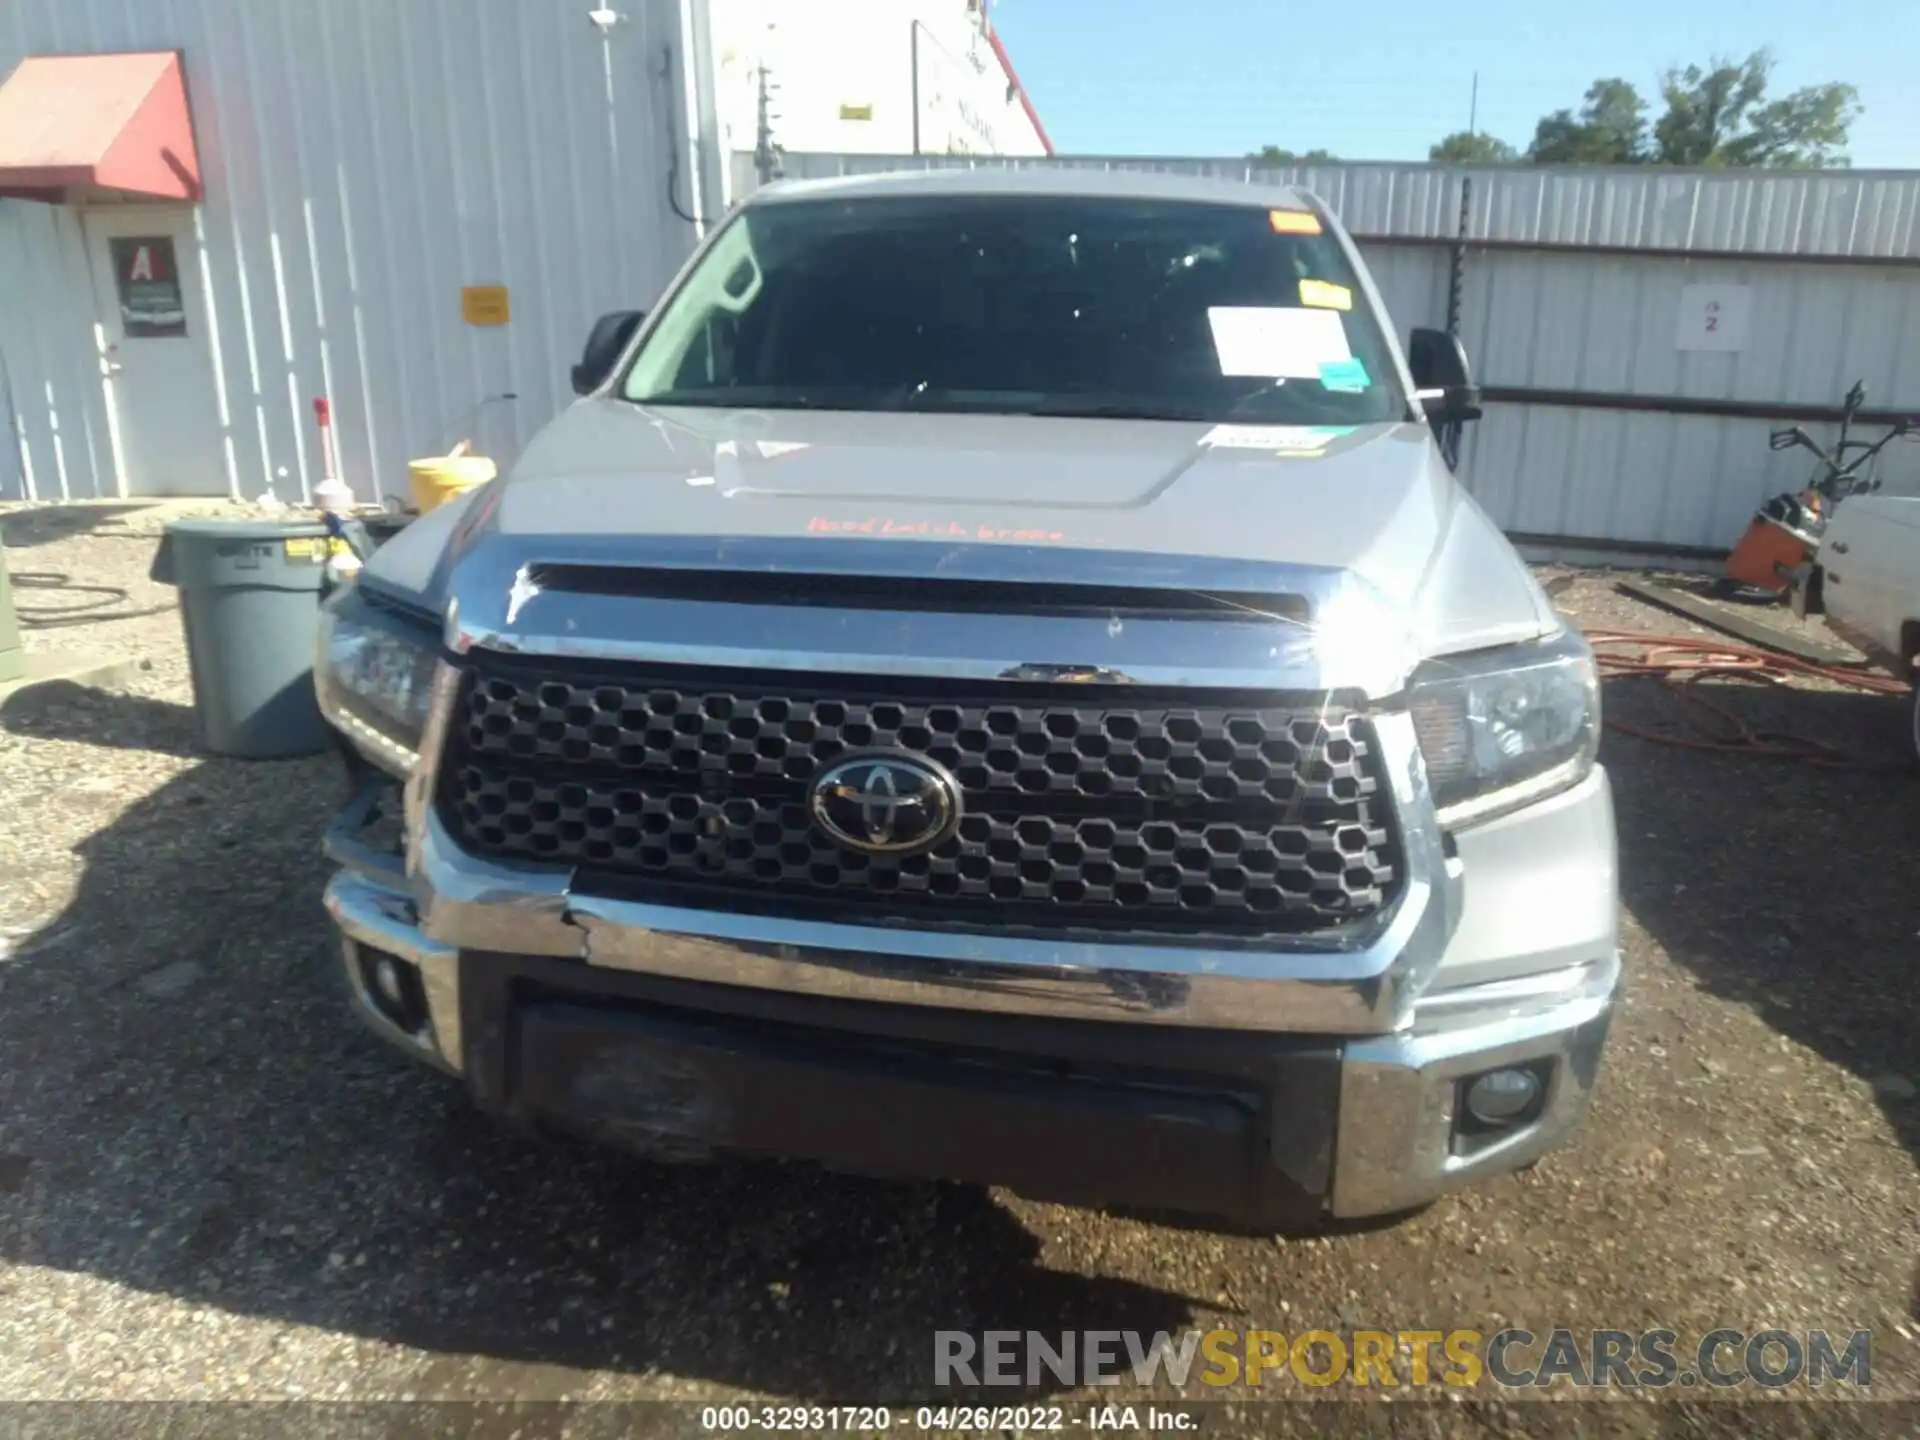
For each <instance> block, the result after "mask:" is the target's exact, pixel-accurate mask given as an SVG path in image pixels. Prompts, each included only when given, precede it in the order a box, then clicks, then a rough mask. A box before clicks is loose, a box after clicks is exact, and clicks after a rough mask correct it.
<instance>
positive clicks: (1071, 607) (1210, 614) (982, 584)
mask: <svg viewBox="0 0 1920 1440" xmlns="http://www.w3.org/2000/svg"><path fill="white" fill-rule="evenodd" d="M528 579H529V580H530V581H531V582H532V584H533V585H534V586H536V587H537V588H538V589H540V590H546V591H566V592H571V593H573V594H580V595H618V596H622V597H625V598H630V599H645V600H693V601H698V602H700V603H702V604H707V605H763V606H811V607H817V608H825V609H836V610H878V611H912V612H915V613H918V614H966V613H978V614H989V615H1026V616H1036V617H1051V618H1082V619H1086V618H1092V619H1101V620H1105V619H1110V618H1112V617H1115V616H1118V617H1120V618H1121V619H1138V620H1208V621H1213V622H1216V623H1218V622H1221V621H1246V622H1249V623H1255V624H1272V623H1274V622H1275V621H1280V622H1282V623H1292V624H1303V623H1305V622H1306V621H1307V620H1308V619H1310V618H1311V614H1312V608H1311V606H1310V605H1309V604H1308V602H1307V599H1306V597H1305V596H1303V595H1286V594H1280V595H1273V594H1249V593H1243V592H1239V591H1216V590H1177V589H1155V588H1152V587H1142V586H1114V585H1104V584H1095V585H1089V584H1070V583H1059V582H1054V581H1044V582H1035V581H1025V580H966V579H951V578H945V577H930V576H904V575H900V576H887V575H824V574H817V573H812V572H804V571H777V572H768V571H739V570H688V569H662V568H655V567H652V566H639V565H579V564H543V565H536V566H533V567H532V569H531V572H530V574H529V576H528Z"/></svg>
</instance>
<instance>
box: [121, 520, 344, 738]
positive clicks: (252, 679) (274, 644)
mask: <svg viewBox="0 0 1920 1440" xmlns="http://www.w3.org/2000/svg"><path fill="white" fill-rule="evenodd" d="M326 563H327V531H326V527H325V526H324V525H322V524H320V523H318V522H317V521H280V520H176V521H173V522H172V523H171V524H169V525H168V526H167V527H166V530H165V532H164V533H163V534H162V536H161V539H160V549H159V552H158V553H157V554H156V555H155V556H154V559H153V570H152V578H153V579H154V580H156V581H158V582H160V583H161V584H163V585H173V586H176V587H178V589H179V591H180V620H181V624H182V626H183V627H184V629H185V630H186V635H187V660H188V663H189V664H190V666H191V667H192V670H193V704H194V709H195V710H196V711H197V712H198V714H199V716H200V735H201V739H202V740H203V741H204V742H205V744H206V747H207V748H208V749H209V750H212V751H213V752H214V753H215V754H219V755H236V756H240V757H242V758H244V759H249V760H272V759H280V758H283V757H287V756H293V755H313V754H317V753H319V752H320V751H322V750H325V749H327V748H328V746H329V745H330V744H331V743H332V742H331V739H330V734H331V732H330V731H329V730H328V728H327V724H326V722H325V721H324V720H322V719H321V718H320V707H319V704H318V702H317V701H316V700H315V699H314V694H313V648H314V643H315V640H316V638H317V637H318V634H319V623H320V583H321V579H322V577H323V576H324V575H325V573H326Z"/></svg>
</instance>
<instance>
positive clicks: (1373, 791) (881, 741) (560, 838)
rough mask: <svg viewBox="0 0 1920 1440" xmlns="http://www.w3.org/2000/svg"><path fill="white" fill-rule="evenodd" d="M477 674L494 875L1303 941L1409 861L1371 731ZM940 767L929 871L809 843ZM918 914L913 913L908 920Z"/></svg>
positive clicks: (1343, 713) (967, 693) (857, 693)
mask: <svg viewBox="0 0 1920 1440" xmlns="http://www.w3.org/2000/svg"><path fill="white" fill-rule="evenodd" d="M487 663H488V668H487V669H486V671H485V673H475V674H473V675H470V676H469V679H468V681H467V684H466V687H465V689H464V691H463V693H462V699H461V702H460V707H459V710H458V712H457V714H456V715H455V717H454V723H453V727H452V733H451V735H450V737H449V752H448V755H447V758H446V762H445V764H444V765H443V768H442V775H443V779H444V783H443V788H442V792H441V793H442V809H443V813H444V814H445V815H446V817H447V819H448V821H449V823H450V824H451V825H452V826H453V827H454V828H455V831H456V833H457V834H459V835H460V836H461V837H462V840H463V843H465V844H467V845H468V846H470V847H471V848H473V849H475V850H476V851H479V852H480V853H483V854H491V855H496V856H500V857H504V858H521V859H529V860H541V861H549V862H565V863H570V864H574V865H578V866H581V867H585V868H587V869H589V870H592V871H595V872H599V873H603V874H607V875H625V876H639V877H646V878H647V879H648V880H650V881H653V882H658V883H659V884H660V885H661V886H664V887H669V888H672V887H691V888H693V889H695V890H699V891H704V892H706V894H707V897H708V900H709V903H711V900H712V898H713V894H714V892H715V891H719V892H724V894H725V895H726V897H727V902H726V903H728V904H729V906H730V907H743V906H746V905H752V904H759V903H771V904H779V905H782V906H784V907H786V908H792V906H793V905H794V904H795V903H800V904H804V903H807V902H816V903H819V904H823V905H826V906H828V907H829V908H830V909H832V910H833V911H835V912H836V913H843V914H848V915H849V916H851V915H852V914H853V912H858V913H860V914H870V913H871V912H873V911H874V910H875V909H884V910H887V911H889V912H891V914H892V916H893V918H903V919H908V920H911V921H914V922H916V923H932V922H935V921H938V920H952V921H960V922H969V921H972V922H980V923H1005V924H1033V925H1040V926H1052V927H1060V926H1071V927H1078V928H1092V929H1118V930H1126V929H1139V928H1145V929H1174V930H1187V931H1194V932H1205V933H1218V932H1223V931H1224V932H1234V933H1240V934H1245V933H1249V932H1252V933H1263V932H1298V931H1300V930H1305V929H1318V928H1326V927H1329V926H1335V925H1339V924H1342V923H1345V922H1349V921H1352V920H1357V919H1360V918H1362V917H1364V916H1366V915H1368V914H1370V913H1372V912H1373V911H1375V910H1377V909H1378V908H1379V907H1380V906H1381V905H1382V904H1384V903H1385V901H1386V900H1387V898H1388V897H1389V896H1390V894H1391V893H1392V888H1393V883H1394V879H1395V873H1396V865H1397V847H1396V844H1395V840H1394V837H1393V835H1392V833H1391V831H1390V828H1389V824H1388V818H1387V817H1388V808H1387V806H1386V804H1385V801H1384V796H1383V794H1382V786H1381V781H1380V778H1379V766H1378V756H1377V755H1376V754H1375V752H1374V750H1373V748H1372V731H1371V728H1370V727H1369V726H1368V724H1367V723H1366V721H1365V720H1364V719H1363V718H1362V717H1360V716H1359V715H1357V714H1355V713H1353V712H1351V711H1348V710H1344V709H1340V708H1336V707H1331V706H1321V707H1318V708H1315V709H1303V708H1300V707H1298V706H1292V707H1275V706H1273V705H1272V704H1271V701H1270V699H1265V703H1263V699H1264V697H1256V696H1248V697H1232V696H1229V697H1224V698H1222V697H1219V696H1214V695H1209V696H1207V697H1206V699H1205V703H1199V704H1196V703H1191V697H1184V696H1182V697H1165V696H1161V697H1155V696H1153V695H1150V694H1146V693H1142V692H1139V691H1136V690H1134V689H1132V688H1131V687H1124V686H1089V685H1059V686H1051V687H1036V686H1019V685H1013V686H1001V687H998V693H995V694H993V695H991V696H983V695H982V694H981V693H980V692H981V691H982V690H983V689H989V688H992V687H990V686H989V685H984V684H975V685H972V686H961V685H958V684H957V683H955V682H929V681H907V682H901V684H900V685H899V686H898V687H894V686H889V687H888V688H887V689H885V690H884V691H876V689H875V686H874V682H873V681H872V680H870V679H850V680H846V681H831V680H816V679H813V678H811V677H807V678H802V679H796V678H795V677H791V676H786V675H778V674H772V675H770V674H767V673H765V672H760V673H730V672H728V673H723V672H712V671H708V672H700V673H694V672H688V671H681V670H669V669H664V668H656V669H650V670H648V671H646V672H645V673H641V672H638V671H635V670H615V669H611V668H609V669H606V670H604V671H591V672H590V671H582V672H579V673H573V674H566V675H560V674H555V673H552V672H535V671H530V670H527V669H525V668H524V666H523V664H521V663H517V662H498V661H491V660H490V661H489V662H487ZM864 750H881V751H888V750H896V751H904V752H909V753H914V754H919V755H924V756H926V757H928V758H930V759H933V760H936V761H938V762H939V763H941V764H942V765H944V766H945V767H946V768H947V769H948V770H949V771H950V772H951V773H952V775H953V776H954V778H955V779H956V780H957V781H958V783H959V785H960V788H961V790H962V792H963V803H964V814H963V817H962V819H961V822H960V825H959V827H958V829H957V831H956V832H955V833H954V834H952V835H951V836H949V837H948V838H947V839H945V840H943V841H942V842H941V843H940V844H939V845H937V846H935V847H934V848H933V849H932V850H931V851H929V852H926V853H923V854H917V855H907V856H870V855H866V854H862V853H859V852H856V851H853V850H850V849H846V848H842V847H841V846H839V845H837V844H836V843H834V842H833V841H832V840H830V839H829V838H828V837H827V836H826V835H824V834H823V833H821V832H820V831H819V830H818V829H817V828H816V827H815V826H814V825H813V824H812V823H811V819H810V817H809V815H808V811H807V806H806V793H807V785H808V782H809V781H810V780H811V779H812V778H813V776H814V775H815V774H816V773H817V772H818V771H819V770H820V769H821V768H823V767H824V766H826V765H828V764H830V763H832V762H833V761H834V760H836V759H838V758H840V757H841V756H844V755H846V754H849V753H853V752H857V751H864ZM904 900H911V901H913V902H914V903H913V904H912V905H911V906H906V905H902V904H901V902H902V901H904Z"/></svg>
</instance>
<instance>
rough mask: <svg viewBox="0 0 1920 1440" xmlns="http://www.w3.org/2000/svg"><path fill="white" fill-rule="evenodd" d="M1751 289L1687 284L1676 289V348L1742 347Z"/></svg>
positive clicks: (1751, 308) (1725, 349)
mask: <svg viewBox="0 0 1920 1440" xmlns="http://www.w3.org/2000/svg"><path fill="white" fill-rule="evenodd" d="M1752 313H1753V290H1752V288H1751V287H1749V286H1746V285H1688V286H1686V287H1685V288H1684V289H1682V290H1681V292H1680V324H1679V326H1678V327H1677V328H1676V330H1675V332H1674V342H1673V344H1674V348H1675V349H1677V350H1718V351H1721V352H1732V351H1736V350H1744V349H1745V348H1746V344H1747V320H1748V317H1749V316H1751V315H1752Z"/></svg>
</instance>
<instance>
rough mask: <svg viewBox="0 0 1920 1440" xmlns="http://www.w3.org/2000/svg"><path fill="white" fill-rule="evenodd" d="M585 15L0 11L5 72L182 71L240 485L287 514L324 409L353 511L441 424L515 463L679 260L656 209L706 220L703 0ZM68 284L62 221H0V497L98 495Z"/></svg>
mask: <svg viewBox="0 0 1920 1440" xmlns="http://www.w3.org/2000/svg"><path fill="white" fill-rule="evenodd" d="M589 8H590V6H588V5H587V4H585V3H571V0H138V3H131V0H58V3H33V4H29V3H25V0H12V3H8V4H5V5H3V6H0V75H4V74H5V73H6V72H7V71H9V70H11V69H12V67H13V66H14V64H15V63H16V62H17V61H18V60H20V59H21V58H23V57H24V56H25V55H28V54H34V53H41V54H44V53H72V52H93V51H113V50H170V49H178V50H180V51H182V52H183V53H184V57H185V61H186V71H187V82H188V88H189V93H190V95H191V98H192V104H193V111H194V120H195V130H196V136H197V140H198V144H199V148H200V158H201V164H202V168H203V173H204V177H205V181H206V187H207V197H206V201H205V203H204V204H203V205H202V206H201V207H200V208H199V223H200V233H201V237H202V242H203V247H204V248H203V252H202V255H201V256H199V257H195V258H196V259H197V261H198V263H200V264H201V265H202V266H203V267H204V274H205V277H206V279H207V282H208V287H207V288H208V295H209V300H210V308H211V311H212V314H211V315H210V317H209V320H210V327H209V328H210V331H211V332H212V333H214V334H215V335H216V336H217V341H216V347H215V348H216V357H217V358H216V368H217V371H218V379H219V382H220V385H221V387H222V389H223V391H224V394H223V397H222V407H223V414H222V424H223V427H224V430H225V435H224V439H225V442H226V450H227V456H228V463H229V465H230V474H229V476H228V483H229V484H231V485H232V486H233V487H234V488H235V489H237V491H238V492H239V493H241V494H243V495H245V496H247V497H249V498H251V497H253V496H256V495H258V494H260V493H261V492H262V491H263V490H265V489H267V488H268V487H269V486H271V488H272V489H273V490H274V492H275V493H276V494H278V495H279V496H280V497H281V498H283V499H286V500H289V501H297V500H299V499H300V498H301V496H302V495H303V494H304V493H305V491H306V489H307V488H308V487H309V486H310V485H311V484H313V483H317V481H318V478H319V474H320V457H319V446H318V441H317V439H316V437H315V433H314V428H313V423H312V419H311V410H310V404H311V401H312V399H313V397H315V396H318V395H321V394H327V395H330V396H331V397H332V400H333V408H334V416H335V426H336V431H337V436H338V444H339V449H340V452H341V459H342V464H343V469H344V470H345V472H346V476H347V478H348V480H349V481H350V482H351V483H352V484H353V485H354V487H355V488H356V490H357V491H358V492H359V493H360V494H361V495H363V496H364V495H367V494H368V493H369V489H370V482H373V481H376V480H377V482H378V484H379V486H380V488H381V489H382V490H384V491H390V492H399V491H403V490H404V489H405V485H406V474H405V462H406V460H407V459H408V457H409V456H413V455H418V454H421V453H425V452H427V451H429V450H431V449H432V448H434V447H436V446H440V447H444V446H445V445H446V444H447V443H449V442H450V441H451V440H452V439H454V438H455V437H457V436H459V435H462V434H469V433H470V434H472V435H473V437H474V438H475V440H476V441H477V443H478V444H479V446H480V448H481V449H483V450H484V451H486V452H487V453H489V454H492V455H495V456H497V457H499V458H501V459H502V460H510V459H511V458H512V457H513V455H514V454H515V453H516V452H517V451H518V450H519V448H520V446H521V445H522V444H523V443H524V442H525V440H526V439H527V438H528V437H529V436H530V435H531V434H532V433H533V431H534V430H536V429H538V428H539V426H540V425H541V424H543V423H544V422H545V421H546V420H547V419H548V418H549V417H550V416H552V415H553V413H554V412H555V410H556V409H558V408H559V406H560V405H561V404H562V403H563V402H564V401H565V400H567V399H569V398H571V392H570V391H569V389H568V388H567V370H568V367H569V365H570V364H571V362H572V360H573V359H574V358H575V356H576V355H577V353H578V349H579V345H580V342H581V341H582V340H583V339H584V338H585V335H586V330H587V327H588V326H589V325H590V323H591V322H592V320H593V318H594V317H595V316H596V315H598V314H600V313H602V312H604V311H606V310H609V309H614V308H617V307H620V306H624V305H646V304H649V303H651V301H652V300H653V299H654V297H655V296H657V295H658V293H659V291H660V290H661V288H662V287H663V286H664V285H665V283H666V282H667V280H668V279H669V278H671V276H672V273H673V271H674V270H675V269H676V268H677V267H678V266H679V264H680V263H681V261H682V260H683V259H684V258H685V256H686V254H687V251H688V249H689V247H690V246H691V244H692V241H693V227H692V226H691V225H690V224H689V223H688V222H687V221H686V220H685V219H683V218H681V216H680V215H678V214H677V213H676V208H675V207H676V206H677V207H678V208H680V209H683V210H687V211H689V212H690V213H691V212H693V211H694V207H695V204H696V198H697V200H698V204H699V206H701V207H703V209H704V212H705V213H706V214H707V215H709V216H711V215H715V214H717V213H718V211H719V209H720V207H721V204H722V200H721V198H720V195H721V186H722V180H723V177H722V174H721V167H720V165H719V163H718V160H717V158H715V157H714V153H713V149H712V147H711V144H710V143H709V146H708V149H707V152H706V153H707V155H708V162H707V163H706V164H705V165H703V166H695V165H693V164H691V163H690V155H691V152H692V149H693V145H692V143H691V141H690V132H691V131H693V130H694V128H695V127H694V126H693V125H690V123H689V120H690V117H691V118H694V119H695V120H696V121H697V124H698V128H699V129H700V130H703V131H704V132H705V133H706V135H707V137H708V140H709V142H711V138H712V135H713V133H714V125H713V120H712V112H711V102H712V97H711V94H710V81H709V80H708V79H707V76H709V75H710V67H707V66H705V65H704V64H703V65H700V66H696V67H695V68H694V72H693V73H694V75H695V79H696V83H695V85H694V86H693V89H694V90H695V92H696V94H695V96H694V97H693V99H692V100H691V101H690V98H689V95H688V87H687V86H686V84H685V83H684V81H683V76H684V74H685V73H686V71H685V66H684V63H683V62H684V56H685V55H686V54H687V53H688V51H689V49H690V48H693V49H695V51H696V53H698V47H689V45H688V44H687V43H686V39H685V37H684V36H683V35H682V23H683V14H685V13H687V12H689V11H692V12H694V13H696V14H697V13H698V8H697V6H696V5H694V4H692V3H688V4H683V3H682V0H625V3H623V4H621V5H620V7H619V9H620V11H621V12H622V14H623V16H624V18H623V20H622V21H621V22H620V23H619V24H618V25H617V26H615V27H614V29H613V30H612V31H611V33H610V34H607V35H605V36H603V35H602V33H601V32H600V31H599V30H598V29H597V28H596V27H594V26H593V25H591V24H590V23H588V20H587V18H586V12H587V10H588V9H589ZM669 54H670V55H671V59H670V58H669ZM663 72H664V73H663ZM676 140H677V142H678V145H677V156H676V154H675V153H674V152H675V149H676V147H675V141H676ZM670 179H671V181H672V183H673V185H674V187H675V194H676V198H674V199H670V198H669V194H668V186H669V180H670ZM182 263H183V264H187V263H194V261H191V260H190V259H189V257H186V256H182ZM467 284H505V285H507V286H509V287H510V292H511V297H512V322H511V323H510V324H509V325H506V326H504V327H500V328H497V329H477V328H474V327H470V326H468V325H466V324H465V323H464V322H463V321H462V319H461V315H460V287H461V286H462V285H467ZM88 287H89V281H88V271H87V269H86V260H85V256H84V252H83V250H82V247H81V245H80V243H79V239H78V235H77V233H76V228H75V219H74V215H73V212H72V211H70V210H64V209H54V208H51V207H47V206H39V205H32V204H28V203H25V202H16V201H7V202H0V351H4V363H5V366H6V372H7V373H6V375H5V376H4V377H0V378H4V379H5V380H7V381H9V382H10V384H8V385H7V387H6V388H7V390H8V391H10V393H11V395H12V399H13V403H14V406H15V408H16V409H17V412H18V425H19V429H20V434H21V437H22V438H23V440H24V445H23V446H22V447H17V448H18V449H21V450H24V454H20V453H15V452H16V447H6V448H5V451H4V453H0V496H5V497H18V496H20V495H22V494H24V493H28V489H29V483H30V485H31V490H32V492H34V493H37V494H38V496H39V497H41V498H48V499H51V498H61V497H66V496H72V497H85V496H97V495H112V494H114V493H115V492H116V476H115V473H114V465H113V460H112V453H111V447H110V444H109V441H108V435H107V429H106V408H105V402H104V400H103V392H102V383H103V382H102V380H101V376H100V365H99V360H98V356H97V354H96V352H95V350H94V337H93V335H92V333H91V329H90V322H91V320H92V317H93V315H94V314H95V308H94V303H93V299H92V296H91V293H90V290H89V288H88ZM507 392H511V393H513V394H515V395H517V397H518V398H517V399H515V400H512V401H506V400H498V401H489V397H492V396H497V395H501V394H504V393H507ZM0 404H4V399H0Z"/></svg>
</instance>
